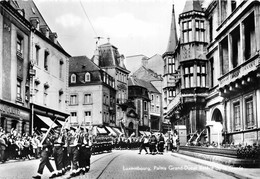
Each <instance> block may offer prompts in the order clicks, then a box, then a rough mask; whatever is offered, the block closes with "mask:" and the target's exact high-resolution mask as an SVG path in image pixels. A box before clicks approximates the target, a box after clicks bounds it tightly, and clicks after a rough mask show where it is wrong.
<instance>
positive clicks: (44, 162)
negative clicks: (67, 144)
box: [33, 133, 56, 179]
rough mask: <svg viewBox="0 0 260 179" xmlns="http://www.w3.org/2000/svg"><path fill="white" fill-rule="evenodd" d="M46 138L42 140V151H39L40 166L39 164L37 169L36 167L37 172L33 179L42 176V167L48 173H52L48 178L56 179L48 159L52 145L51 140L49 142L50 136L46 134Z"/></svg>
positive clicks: (38, 178) (39, 178)
mask: <svg viewBox="0 0 260 179" xmlns="http://www.w3.org/2000/svg"><path fill="white" fill-rule="evenodd" d="M46 135H47V136H46V138H45V139H44V138H43V139H42V140H44V141H43V142H42V151H41V157H42V158H41V160H40V164H39V167H38V171H37V175H36V176H33V178H36V179H41V176H42V173H43V169H44V167H45V166H46V167H47V168H48V169H49V171H50V172H51V173H52V175H51V176H50V178H55V177H56V174H55V173H54V169H53V167H52V165H51V163H50V160H49V157H50V155H51V147H52V143H51V140H50V136H49V135H50V134H49V133H46Z"/></svg>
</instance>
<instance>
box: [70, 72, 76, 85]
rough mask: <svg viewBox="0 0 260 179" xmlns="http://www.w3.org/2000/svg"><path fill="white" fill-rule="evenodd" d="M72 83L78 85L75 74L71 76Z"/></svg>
mask: <svg viewBox="0 0 260 179" xmlns="http://www.w3.org/2000/svg"><path fill="white" fill-rule="evenodd" d="M70 81H71V83H76V75H75V74H72V75H71V77H70Z"/></svg>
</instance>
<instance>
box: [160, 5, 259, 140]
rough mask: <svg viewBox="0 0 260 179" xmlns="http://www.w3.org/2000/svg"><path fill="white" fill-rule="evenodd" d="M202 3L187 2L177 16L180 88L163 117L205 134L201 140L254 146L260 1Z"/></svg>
mask: <svg viewBox="0 0 260 179" xmlns="http://www.w3.org/2000/svg"><path fill="white" fill-rule="evenodd" d="M204 5H205V4H203V3H199V1H196V0H194V1H187V2H186V4H185V7H184V11H183V13H182V14H180V16H179V23H180V34H181V36H180V42H179V44H178V46H177V47H176V50H174V51H173V57H174V60H175V67H174V68H175V71H176V72H177V73H179V74H180V76H179V75H177V76H178V78H177V79H176V80H175V81H176V83H175V84H176V86H177V88H176V89H177V90H178V89H179V90H178V91H177V93H176V96H175V97H174V98H173V99H172V101H170V103H169V104H168V105H167V110H166V112H165V115H166V117H169V118H170V119H171V120H172V121H173V122H175V124H176V123H177V122H178V123H179V124H185V125H186V127H187V132H188V134H189V133H190V134H192V133H196V134H197V136H198V135H199V134H202V135H201V136H204V137H202V138H201V140H202V141H203V139H205V140H207V141H208V142H217V143H234V144H243V145H247V144H250V145H252V144H253V143H257V142H259V136H260V132H259V121H260V118H259V111H258V110H257V108H258V105H259V100H260V98H259V85H258V84H259V47H260V42H259V40H258V39H259V38H258V37H259V36H260V31H259V29H258V28H259V23H260V19H259V12H260V11H259V7H260V2H259V1H258V0H256V1H243V0H241V1H226V0H216V1H212V2H210V3H209V4H207V5H206V6H204ZM202 7H204V8H202ZM167 56H168V53H165V54H164V57H167ZM166 86H167V85H166ZM192 91H193V92H192ZM191 95H193V97H191ZM187 104H190V107H189V108H187ZM187 109H188V110H187ZM185 110H187V111H186V112H185ZM187 114H189V115H187ZM185 116H186V117H185ZM183 119H184V120H183ZM203 134H204V135H203ZM192 136H193V135H190V138H191V137H192Z"/></svg>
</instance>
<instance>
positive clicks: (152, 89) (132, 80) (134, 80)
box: [128, 76, 160, 93]
mask: <svg viewBox="0 0 260 179" xmlns="http://www.w3.org/2000/svg"><path fill="white" fill-rule="evenodd" d="M128 86H141V87H143V88H146V89H147V90H148V91H150V92H153V93H160V92H159V91H158V90H157V89H156V88H155V87H154V86H153V84H152V83H151V82H147V81H144V80H141V79H138V78H136V77H135V76H130V78H129V79H128Z"/></svg>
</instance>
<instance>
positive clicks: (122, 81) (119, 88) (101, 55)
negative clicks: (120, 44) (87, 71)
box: [94, 43, 130, 126]
mask: <svg viewBox="0 0 260 179" xmlns="http://www.w3.org/2000/svg"><path fill="white" fill-rule="evenodd" d="M94 62H95V63H96V64H97V65H98V66H99V67H100V68H101V69H102V70H104V71H105V72H106V73H107V74H109V75H110V76H112V77H113V78H114V79H115V89H116V123H115V124H116V126H120V125H121V124H120V123H121V122H122V120H123V118H124V111H123V110H122V108H121V104H123V103H126V102H127V99H128V85H127V83H128V74H129V73H130V71H128V70H127V69H126V67H125V64H124V56H123V55H120V54H119V51H118V49H117V48H116V47H115V46H113V45H112V44H110V43H106V44H103V45H100V46H98V48H97V53H96V55H95V58H94Z"/></svg>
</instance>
